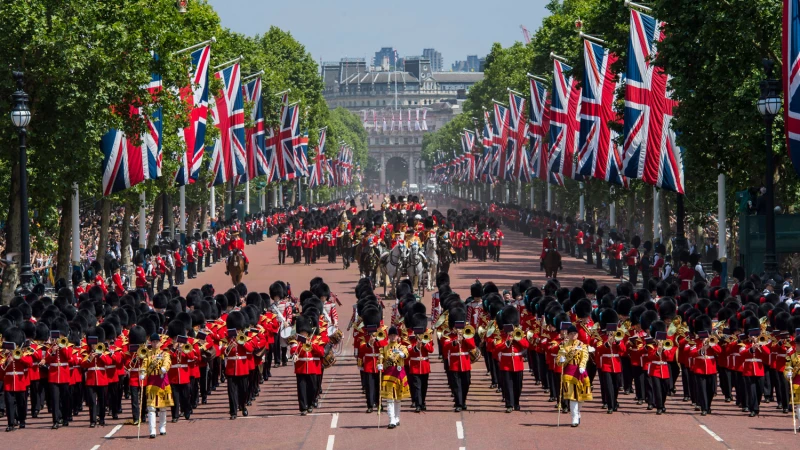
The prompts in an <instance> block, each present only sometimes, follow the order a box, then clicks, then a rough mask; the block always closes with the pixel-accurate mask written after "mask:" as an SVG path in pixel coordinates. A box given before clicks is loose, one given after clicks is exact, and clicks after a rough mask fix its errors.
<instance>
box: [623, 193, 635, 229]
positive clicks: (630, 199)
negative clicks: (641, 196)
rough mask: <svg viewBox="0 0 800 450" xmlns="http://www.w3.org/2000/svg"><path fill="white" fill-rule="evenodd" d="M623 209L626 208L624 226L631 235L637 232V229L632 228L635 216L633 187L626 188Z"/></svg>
mask: <svg viewBox="0 0 800 450" xmlns="http://www.w3.org/2000/svg"><path fill="white" fill-rule="evenodd" d="M625 209H627V210H628V211H627V214H626V217H625V228H627V229H628V233H629V234H630V236H631V237H633V236H635V235H636V234H638V230H634V229H633V222H634V219H635V216H636V191H634V190H633V189H628V196H627V198H626V199H625Z"/></svg>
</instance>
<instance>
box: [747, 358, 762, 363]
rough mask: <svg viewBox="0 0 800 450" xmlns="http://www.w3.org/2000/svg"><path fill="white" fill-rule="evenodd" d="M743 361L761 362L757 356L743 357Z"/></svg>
mask: <svg viewBox="0 0 800 450" xmlns="http://www.w3.org/2000/svg"><path fill="white" fill-rule="evenodd" d="M745 362H763V361H761V360H760V359H758V358H749V359H745Z"/></svg>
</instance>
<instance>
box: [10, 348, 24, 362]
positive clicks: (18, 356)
mask: <svg viewBox="0 0 800 450" xmlns="http://www.w3.org/2000/svg"><path fill="white" fill-rule="evenodd" d="M22 355H23V352H22V349H21V348H17V349H14V351H13V352H11V356H12V357H13V358H14V359H21V358H22Z"/></svg>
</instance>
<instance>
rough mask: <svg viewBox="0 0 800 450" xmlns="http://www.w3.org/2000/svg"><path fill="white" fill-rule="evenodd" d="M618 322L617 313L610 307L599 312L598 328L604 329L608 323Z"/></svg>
mask: <svg viewBox="0 0 800 450" xmlns="http://www.w3.org/2000/svg"><path fill="white" fill-rule="evenodd" d="M616 323H619V315H618V314H617V312H616V311H614V310H613V309H611V308H606V309H604V310H603V311H601V312H600V329H601V330H605V329H606V327H607V326H608V324H616Z"/></svg>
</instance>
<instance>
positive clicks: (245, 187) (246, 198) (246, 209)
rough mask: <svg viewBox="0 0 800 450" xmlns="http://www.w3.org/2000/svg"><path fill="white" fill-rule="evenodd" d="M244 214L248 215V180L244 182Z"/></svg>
mask: <svg viewBox="0 0 800 450" xmlns="http://www.w3.org/2000/svg"><path fill="white" fill-rule="evenodd" d="M244 214H245V215H246V216H247V215H250V180H247V181H245V182H244Z"/></svg>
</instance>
